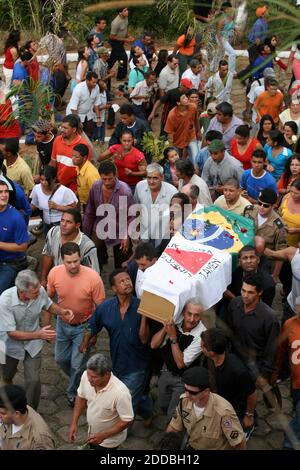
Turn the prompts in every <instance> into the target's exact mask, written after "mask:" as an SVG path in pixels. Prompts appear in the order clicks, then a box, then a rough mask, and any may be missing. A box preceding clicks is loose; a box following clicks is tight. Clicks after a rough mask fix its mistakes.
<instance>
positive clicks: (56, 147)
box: [50, 114, 91, 193]
mask: <svg viewBox="0 0 300 470" xmlns="http://www.w3.org/2000/svg"><path fill="white" fill-rule="evenodd" d="M60 131H61V135H58V136H57V137H56V138H55V140H54V143H53V149H52V156H51V162H50V165H51V166H54V167H55V168H57V179H58V181H59V182H60V183H61V184H63V185H64V186H67V188H70V189H72V191H74V193H76V190H77V184H76V179H77V172H76V166H75V165H74V163H73V160H72V155H73V149H74V147H75V146H76V145H78V144H85V145H86V146H87V147H88V149H89V154H88V159H89V160H90V159H91V148H90V146H89V144H88V143H87V141H86V140H85V139H83V138H82V137H81V135H80V122H79V119H78V118H77V116H74V115H73V114H69V115H68V116H66V117H65V118H64V119H63V120H62V124H61V127H60Z"/></svg>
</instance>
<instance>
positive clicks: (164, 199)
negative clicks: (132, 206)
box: [134, 163, 177, 246]
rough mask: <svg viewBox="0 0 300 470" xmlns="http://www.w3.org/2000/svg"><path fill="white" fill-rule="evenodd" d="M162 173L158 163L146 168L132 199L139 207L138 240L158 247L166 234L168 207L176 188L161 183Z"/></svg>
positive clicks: (168, 218)
mask: <svg viewBox="0 0 300 470" xmlns="http://www.w3.org/2000/svg"><path fill="white" fill-rule="evenodd" d="M163 179H164V171H163V168H162V166H161V165H159V164H158V163H151V164H150V165H148V166H147V178H146V180H144V181H140V182H139V183H138V184H137V185H136V188H135V193H134V199H135V201H136V202H137V203H139V204H140V205H141V212H140V238H141V239H142V240H143V241H150V242H151V243H153V244H154V246H158V245H159V244H160V242H161V241H162V239H163V237H164V235H165V234H167V233H168V224H169V221H170V217H169V215H170V212H169V206H170V202H171V199H172V196H174V194H175V193H176V192H177V190H176V188H175V187H174V186H173V185H172V184H170V183H166V182H165V181H163Z"/></svg>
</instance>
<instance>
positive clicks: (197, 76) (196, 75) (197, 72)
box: [182, 59, 202, 90]
mask: <svg viewBox="0 0 300 470" xmlns="http://www.w3.org/2000/svg"><path fill="white" fill-rule="evenodd" d="M189 65H190V69H187V70H186V71H185V72H184V73H183V74H182V78H187V79H188V80H191V82H192V84H193V88H194V89H195V90H199V88H200V83H201V71H202V65H201V63H200V61H199V60H197V59H192V60H191V61H190V64H189Z"/></svg>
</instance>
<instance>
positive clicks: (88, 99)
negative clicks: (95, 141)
mask: <svg viewBox="0 0 300 470" xmlns="http://www.w3.org/2000/svg"><path fill="white" fill-rule="evenodd" d="M97 82H98V75H97V74H96V73H95V72H88V73H87V75H86V80H85V81H84V82H81V83H78V85H77V86H76V87H75V88H74V91H73V93H72V96H71V99H70V102H69V104H68V106H67V109H66V115H68V114H75V115H76V116H78V117H79V119H80V121H81V122H82V124H83V130H84V132H85V133H86V134H87V136H88V137H89V138H92V136H93V131H94V121H93V117H94V112H95V113H96V115H97V126H98V127H100V126H101V111H100V105H101V97H100V90H99V86H98V83H97Z"/></svg>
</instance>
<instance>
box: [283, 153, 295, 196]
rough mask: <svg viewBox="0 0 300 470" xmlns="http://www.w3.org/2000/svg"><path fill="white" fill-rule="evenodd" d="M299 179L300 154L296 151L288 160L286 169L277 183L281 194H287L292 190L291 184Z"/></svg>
mask: <svg viewBox="0 0 300 470" xmlns="http://www.w3.org/2000/svg"><path fill="white" fill-rule="evenodd" d="M298 179H300V155H297V154H296V153H295V154H294V155H292V157H291V158H289V159H288V160H287V162H286V164H285V170H284V172H283V173H282V175H281V177H280V180H279V181H278V183H277V188H278V193H279V196H285V195H286V194H287V193H288V192H289V191H290V187H291V184H292V183H293V182H294V181H295V180H298Z"/></svg>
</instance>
